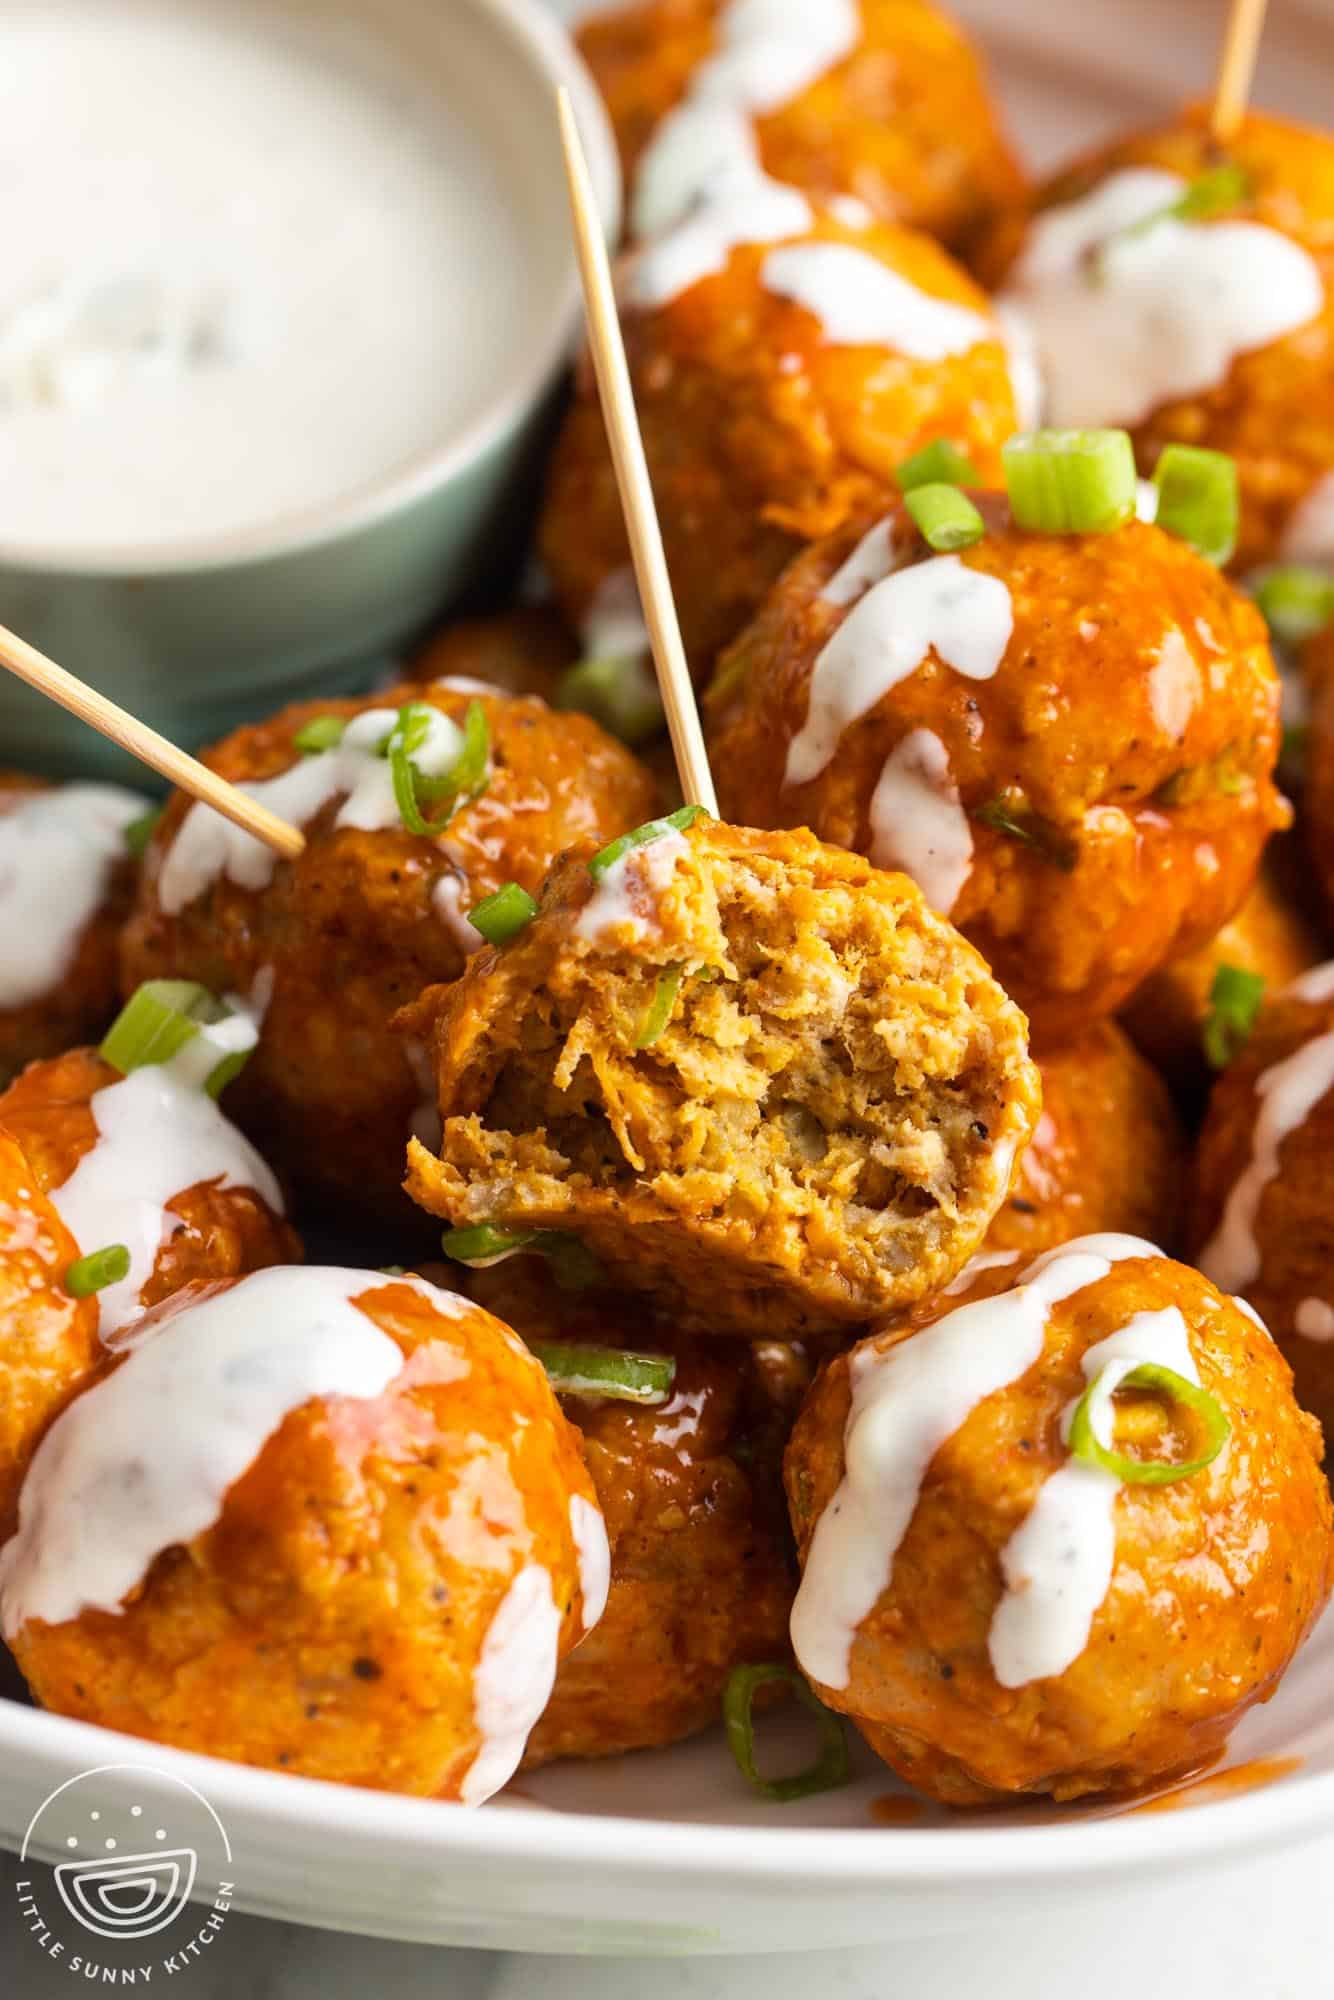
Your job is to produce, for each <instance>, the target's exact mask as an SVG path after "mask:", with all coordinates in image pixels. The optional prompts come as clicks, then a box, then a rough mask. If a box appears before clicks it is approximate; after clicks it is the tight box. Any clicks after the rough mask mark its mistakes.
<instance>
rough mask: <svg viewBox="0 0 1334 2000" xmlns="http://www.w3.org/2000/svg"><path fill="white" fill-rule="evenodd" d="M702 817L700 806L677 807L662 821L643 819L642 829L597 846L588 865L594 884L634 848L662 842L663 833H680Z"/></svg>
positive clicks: (702, 811) (639, 827)
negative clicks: (654, 841) (653, 842)
mask: <svg viewBox="0 0 1334 2000" xmlns="http://www.w3.org/2000/svg"><path fill="white" fill-rule="evenodd" d="M704 817H705V812H704V808H703V806H679V807H678V808H677V810H676V811H675V812H674V813H668V814H667V816H666V818H665V819H649V820H645V822H644V824H643V826H637V827H635V828H634V829H633V830H632V831H631V832H630V833H623V834H621V835H620V836H619V838H617V839H616V840H609V841H608V842H607V845H606V846H605V847H600V848H599V849H598V851H597V853H596V854H595V855H594V856H593V858H592V860H591V861H590V862H589V864H588V872H589V874H590V875H591V876H592V877H593V879H594V881H596V882H600V881H601V880H602V877H603V876H604V875H605V874H606V872H607V870H608V869H609V868H614V867H615V866H616V863H617V862H618V861H620V860H621V859H622V857H623V856H625V855H627V854H628V853H629V852H630V850H631V848H633V847H647V846H648V844H649V842H650V841H651V840H661V839H662V837H663V835H664V834H666V833H683V832H684V831H685V829H686V827H688V826H693V825H694V823H695V821H696V820H697V819H702V818H704Z"/></svg>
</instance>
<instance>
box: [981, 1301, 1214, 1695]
mask: <svg viewBox="0 0 1334 2000" xmlns="http://www.w3.org/2000/svg"><path fill="white" fill-rule="evenodd" d="M1146 1361H1151V1362H1156V1363H1157V1364H1158V1365H1159V1366H1160V1367H1163V1368H1170V1369H1172V1371H1173V1372H1174V1373H1175V1374H1177V1375H1181V1376H1183V1377H1184V1378H1185V1380H1186V1381H1188V1382H1193V1383H1195V1384H1196V1386H1197V1387H1198V1385H1199V1380H1200V1377H1199V1371H1198V1369H1197V1368H1196V1366H1195V1358H1194V1356H1193V1355H1192V1353H1191V1348H1190V1336H1189V1334H1188V1332H1187V1330H1186V1322H1185V1320H1184V1318H1183V1317H1182V1314H1181V1310H1180V1308H1179V1307H1177V1306H1168V1307H1166V1308H1165V1309H1164V1310H1163V1311H1161V1312H1140V1313H1136V1314H1135V1315H1134V1317H1133V1318H1132V1319H1130V1320H1128V1321H1127V1322H1126V1324H1125V1325H1124V1326H1123V1327H1120V1328H1118V1330H1117V1331H1116V1332H1115V1333H1113V1334H1111V1335H1109V1337H1108V1338H1107V1339H1106V1340H1100V1341H1098V1342H1097V1343H1096V1344H1095V1345H1094V1346H1093V1347H1090V1348H1089V1349H1088V1351H1087V1353H1086V1354H1085V1355H1084V1356H1083V1358H1082V1360H1081V1362H1080V1367H1081V1368H1082V1370H1083V1373H1084V1380H1085V1382H1087V1383H1096V1384H1097V1388H1096V1389H1095V1391H1094V1394H1093V1396H1092V1397H1090V1399H1089V1420H1090V1423H1091V1426H1092V1430H1093V1435H1094V1436H1095V1437H1096V1438H1097V1440H1098V1442H1099V1444H1101V1445H1102V1446H1104V1447H1105V1448H1108V1449H1110V1447H1111V1445H1112V1441H1113V1435H1112V1426H1113V1422H1114V1413H1113V1404H1112V1397H1113V1396H1114V1394H1115V1393H1116V1390H1117V1387H1118V1386H1119V1384H1120V1383H1121V1382H1122V1381H1123V1380H1124V1379H1125V1377H1126V1376H1127V1375H1129V1374H1132V1373H1133V1371H1134V1370H1135V1369H1136V1368H1137V1367H1139V1366H1140V1364H1141V1363H1142V1362H1146ZM1074 1408H1075V1405H1074V1404H1071V1406H1070V1408H1069V1409H1068V1410H1067V1411H1066V1413H1065V1434H1066V1435H1067V1437H1068V1435H1069V1425H1070V1420H1071V1417H1072V1416H1073V1414H1074ZM1122 1483H1123V1482H1122V1481H1121V1480H1120V1479H1118V1478H1117V1476H1116V1474H1115V1473H1114V1472H1108V1471H1105V1470H1104V1469H1103V1468H1102V1467H1101V1466H1097V1465H1085V1464H1084V1463H1082V1462H1081V1461H1080V1460H1077V1459H1072V1460H1071V1461H1070V1463H1069V1464H1068V1465H1063V1466H1062V1467H1061V1469H1060V1471H1059V1472H1055V1473H1053V1474H1052V1476H1051V1478H1050V1479H1048V1480H1046V1481H1045V1482H1044V1484H1043V1486H1042V1488H1041V1490H1040V1492H1039V1493H1038V1497H1037V1499H1036V1501H1035V1502H1034V1504H1033V1510H1032V1512H1031V1513H1030V1514H1029V1516H1028V1519H1027V1520H1026V1521H1025V1522H1024V1524H1023V1526H1022V1527H1021V1528H1019V1529H1018V1530H1017V1531H1016V1533H1015V1534H1013V1535H1012V1536H1011V1537H1010V1540H1009V1541H1008V1542H1007V1543H1006V1545H1005V1547H1004V1549H1003V1550H1002V1551H1001V1573H1002V1575H1003V1576H1004V1578H1005V1595H1004V1597H1003V1598H1002V1599H1001V1601H1000V1603H999V1604H998V1605H997V1607H996V1611H995V1614H994V1616H993V1618H992V1621H991V1630H990V1632H989V1634H988V1636H987V1650H988V1652H989V1654H990V1658H991V1670H992V1672H993V1673H994V1674H995V1676H996V1679H997V1680H998V1681H999V1682H1000V1684H1001V1686H1002V1687H1008V1688H1015V1687H1025V1686H1027V1684H1028V1682H1030V1681H1037V1680H1046V1679H1048V1678H1049V1677H1050V1676H1052V1675H1055V1674H1063V1673H1064V1672H1065V1670H1066V1668H1067V1667H1069V1666H1071V1665H1073V1663H1074V1662H1075V1661H1076V1660H1077V1659H1078V1658H1079V1656H1080V1654H1081V1653H1082V1652H1083V1651H1084V1648H1085V1647H1086V1646H1087V1644H1088V1639H1089V1631H1090V1629H1091V1627H1092V1624H1093V1619H1094V1616H1095V1614H1096V1612H1097V1610H1098V1607H1099V1605H1101V1603H1102V1602H1103V1600H1104V1598H1105V1597H1106V1595H1107V1592H1108V1590H1109V1588H1110V1586H1111V1581H1112V1575H1113V1572H1114V1570H1115V1567H1116V1496H1117V1494H1118V1493H1119V1492H1120V1491H1121V1487H1122Z"/></svg>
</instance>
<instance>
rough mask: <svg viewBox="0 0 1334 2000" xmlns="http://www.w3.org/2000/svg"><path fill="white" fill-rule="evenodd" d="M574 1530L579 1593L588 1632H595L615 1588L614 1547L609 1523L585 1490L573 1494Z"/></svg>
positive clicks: (572, 1525) (571, 1524)
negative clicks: (608, 1530) (587, 1497)
mask: <svg viewBox="0 0 1334 2000" xmlns="http://www.w3.org/2000/svg"><path fill="white" fill-rule="evenodd" d="M570 1533H571V1534H572V1535H573V1536H574V1547H575V1553H576V1555H577V1556H578V1558H579V1595H580V1597H581V1599H582V1600H583V1621H584V1630H585V1632H591V1631H592V1629H593V1627H594V1626H595V1625H596V1624H597V1622H598V1620H599V1618H601V1616H602V1614H603V1612H604V1611H605V1610H606V1608H607V1593H608V1592H609V1591H610V1589H611V1546H610V1544H609V1542H608V1541H607V1524H606V1522H605V1521H604V1520H603V1518H602V1516H601V1514H600V1513H599V1512H598V1510H597V1508H596V1507H595V1506H594V1505H593V1503H592V1502H591V1501H590V1500H585V1498H584V1496H583V1494H582V1493H572V1494H571V1495H570Z"/></svg>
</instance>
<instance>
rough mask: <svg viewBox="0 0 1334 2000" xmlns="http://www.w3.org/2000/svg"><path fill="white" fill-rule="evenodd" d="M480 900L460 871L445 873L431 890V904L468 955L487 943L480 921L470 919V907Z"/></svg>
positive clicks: (467, 956) (468, 956)
mask: <svg viewBox="0 0 1334 2000" xmlns="http://www.w3.org/2000/svg"><path fill="white" fill-rule="evenodd" d="M465 898H466V900H467V907H466V908H465ZM477 900H479V899H477V898H475V897H474V896H473V894H472V892H471V890H470V889H469V887H468V884H467V883H466V882H465V881H463V880H462V879H461V878H460V877H459V876H457V875H442V876H441V877H440V880H439V881H438V882H437V883H436V885H435V887H434V889H432V891H431V908H432V909H433V910H434V911H435V913H436V915H437V916H438V917H439V919H440V921H441V923H442V924H443V925H444V927H445V929H446V930H447V931H448V932H449V935H450V936H451V937H452V938H453V940H454V942H455V944H456V945H457V946H458V948H459V950H460V951H461V952H462V953H463V956H464V957H465V958H471V957H472V954H473V953H474V952H475V951H480V949H481V947H482V946H483V945H484V944H485V943H486V939H485V938H484V937H483V936H482V933H481V932H480V931H479V930H478V929H477V927H476V925H475V924H472V923H470V922H469V921H468V910H470V909H471V908H472V906H473V903H474V902H475V901H477Z"/></svg>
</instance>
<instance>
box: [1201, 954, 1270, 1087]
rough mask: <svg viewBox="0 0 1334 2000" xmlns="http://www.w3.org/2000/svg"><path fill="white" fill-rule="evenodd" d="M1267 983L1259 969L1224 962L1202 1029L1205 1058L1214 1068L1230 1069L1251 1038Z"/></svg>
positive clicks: (1213, 988) (1215, 980) (1218, 971)
mask: <svg viewBox="0 0 1334 2000" xmlns="http://www.w3.org/2000/svg"><path fill="white" fill-rule="evenodd" d="M1264 992H1265V983H1264V980H1263V979H1262V978H1261V976H1260V974H1259V973H1258V972H1248V971H1247V970H1246V969H1245V967H1244V966H1241V965H1220V966H1219V968H1218V970H1217V972H1215V974H1214V977H1213V984H1212V985H1211V986H1210V988H1209V1012H1208V1013H1207V1014H1206V1015H1205V1017H1204V1026H1203V1027H1202V1029H1201V1030H1200V1043H1201V1046H1202V1047H1203V1049H1204V1055H1205V1060H1206V1061H1207V1062H1208V1064H1209V1065H1210V1067H1211V1068H1212V1069H1226V1068H1227V1066H1228V1064H1229V1063H1230V1062H1231V1061H1232V1060H1233V1059H1234V1057H1236V1056H1238V1055H1240V1053H1241V1051H1242V1049H1243V1048H1245V1046H1246V1043H1247V1041H1248V1040H1249V1039H1250V1033H1251V1029H1252V1028H1253V1027H1254V1026H1255V1020H1256V1016H1257V1015H1258V1014H1259V1012H1260V1002H1261V1001H1262V1000H1263V999H1264Z"/></svg>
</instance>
